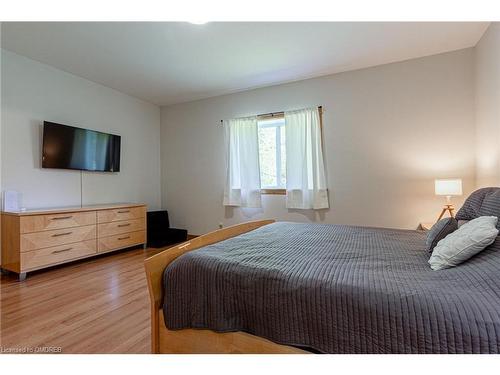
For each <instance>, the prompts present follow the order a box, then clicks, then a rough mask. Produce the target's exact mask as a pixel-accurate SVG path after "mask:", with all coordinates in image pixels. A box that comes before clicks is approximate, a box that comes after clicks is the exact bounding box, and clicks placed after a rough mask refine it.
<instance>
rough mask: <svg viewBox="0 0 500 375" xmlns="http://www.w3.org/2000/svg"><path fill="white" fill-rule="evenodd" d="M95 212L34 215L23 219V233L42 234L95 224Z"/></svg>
mask: <svg viewBox="0 0 500 375" xmlns="http://www.w3.org/2000/svg"><path fill="white" fill-rule="evenodd" d="M96 220H97V215H96V212H95V211H89V212H68V213H62V214H52V215H33V216H23V217H21V223H20V225H21V228H20V229H21V233H32V232H40V231H44V230H52V229H62V228H72V227H81V226H83V225H92V224H95V223H96Z"/></svg>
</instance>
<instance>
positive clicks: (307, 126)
mask: <svg viewBox="0 0 500 375" xmlns="http://www.w3.org/2000/svg"><path fill="white" fill-rule="evenodd" d="M285 130H286V206H287V208H299V209H311V208H312V209H322V208H328V207H329V204H328V190H327V186H326V178H325V166H324V163H323V150H322V147H321V126H320V117H319V110H318V108H317V107H315V108H306V109H301V110H298V111H290V112H285Z"/></svg>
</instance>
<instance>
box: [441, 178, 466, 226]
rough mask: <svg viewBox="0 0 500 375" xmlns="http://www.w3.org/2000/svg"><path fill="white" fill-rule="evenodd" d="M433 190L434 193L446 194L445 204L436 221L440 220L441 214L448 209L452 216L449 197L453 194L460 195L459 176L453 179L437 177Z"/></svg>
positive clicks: (460, 184)
mask: <svg viewBox="0 0 500 375" xmlns="http://www.w3.org/2000/svg"><path fill="white" fill-rule="evenodd" d="M434 191H435V193H436V195H445V196H446V204H445V205H444V207H443V210H442V211H441V215H439V218H438V219H437V221H439V220H441V218H442V217H443V215H444V214H445V213H446V211H448V212H449V213H450V216H451V217H454V216H453V210H455V208H454V207H453V204H451V197H452V196H453V195H455V196H457V195H462V180H461V179H460V178H453V179H451V178H450V179H439V180H435V181H434Z"/></svg>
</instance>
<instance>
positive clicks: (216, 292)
mask: <svg viewBox="0 0 500 375" xmlns="http://www.w3.org/2000/svg"><path fill="white" fill-rule="evenodd" d="M428 259H429V254H428V253H427V252H426V251H425V233H423V232H419V231H405V230H391V229H377V228H363V227H351V226H340V225H322V224H298V223H284V222H280V223H275V224H271V225H267V226H264V227H261V228H259V229H257V230H254V231H252V232H249V233H246V234H243V235H240V236H238V237H235V238H232V239H229V240H226V241H223V242H219V243H217V244H214V245H210V246H206V247H204V248H201V249H198V250H195V251H192V252H189V253H187V254H184V255H183V256H181V257H179V258H178V259H177V260H175V261H174V262H173V263H172V264H171V265H170V266H169V267H167V269H166V270H165V273H164V285H165V299H164V306H163V311H164V316H165V323H166V326H167V328H169V329H173V330H176V329H183V328H207V329H211V330H214V331H217V332H228V331H245V332H249V333H251V334H254V335H257V336H261V337H265V338H267V339H270V340H272V341H274V342H277V343H280V344H288V345H294V346H298V347H302V348H307V349H311V350H314V351H319V352H324V353H499V352H500V240H499V239H498V238H497V240H496V241H495V243H494V244H493V245H491V246H490V247H488V248H487V249H486V250H484V251H483V252H482V253H480V254H479V255H477V256H475V257H474V258H472V259H470V260H469V261H467V262H466V263H464V264H462V265H460V266H458V267H456V268H452V269H447V270H441V271H432V270H431V269H430V267H429V265H428V263H427V261H428Z"/></svg>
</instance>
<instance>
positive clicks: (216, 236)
mask: <svg viewBox="0 0 500 375" xmlns="http://www.w3.org/2000/svg"><path fill="white" fill-rule="evenodd" d="M273 222H274V220H261V221H251V222H247V223H243V224H238V225H234V226H231V227H227V228H224V229H220V230H216V231H214V232H210V233H207V234H205V235H203V236H200V237H196V238H194V239H192V240H190V241H187V242H184V243H182V244H180V245H177V246H174V247H171V248H169V249H167V250H164V251H162V252H161V253H158V254H156V255H154V256H152V257H151V258H148V259H146V260H145V261H144V265H145V267H146V278H147V280H148V288H149V295H150V299H151V350H152V352H153V353H192V354H201V353H226V354H227V353H252V354H259V353H269V354H270V353H275V354H292V353H297V354H298V353H307V352H306V351H303V350H300V349H298V348H294V347H292V346H287V345H280V344H276V343H274V342H272V341H269V340H267V339H265V338H262V337H258V336H254V335H251V334H248V333H245V332H228V333H217V332H214V331H211V330H208V329H182V330H176V331H171V330H169V329H167V328H166V326H165V322H164V320H163V311H162V305H163V271H164V270H165V268H166V267H167V266H168V265H169V264H170V263H171V262H173V261H174V259H176V258H177V257H179V256H181V255H182V254H184V253H187V252H188V251H191V250H195V249H198V248H200V247H203V246H207V245H210V244H213V243H216V242H220V241H223V240H226V239H228V238H231V237H235V236H238V235H240V234H242V233H246V232H250V231H252V230H254V229H257V228H259V227H261V226H264V225H267V224H271V223H273Z"/></svg>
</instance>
